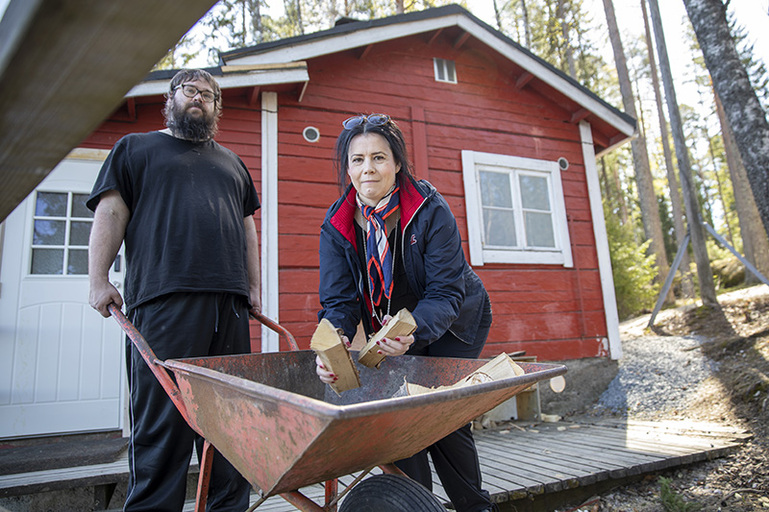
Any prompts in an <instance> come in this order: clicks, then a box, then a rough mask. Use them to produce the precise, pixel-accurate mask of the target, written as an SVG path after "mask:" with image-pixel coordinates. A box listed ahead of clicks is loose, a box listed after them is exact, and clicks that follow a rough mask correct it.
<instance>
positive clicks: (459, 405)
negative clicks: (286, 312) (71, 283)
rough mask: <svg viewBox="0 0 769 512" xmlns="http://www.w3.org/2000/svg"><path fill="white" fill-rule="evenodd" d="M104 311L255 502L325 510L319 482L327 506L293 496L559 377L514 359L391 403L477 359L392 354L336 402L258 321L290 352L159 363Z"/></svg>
mask: <svg viewBox="0 0 769 512" xmlns="http://www.w3.org/2000/svg"><path fill="white" fill-rule="evenodd" d="M110 310H111V312H112V314H113V316H114V317H115V318H116V320H117V321H118V323H120V324H121V327H123V329H124V330H125V331H126V333H127V334H128V335H129V337H130V338H131V339H132V341H133V342H134V344H135V345H137V347H138V348H139V349H140V351H141V352H142V355H143V356H145V360H146V361H147V363H148V364H149V365H150V367H151V369H152V371H153V372H154V373H155V375H156V377H157V378H158V380H159V381H160V383H161V384H162V385H163V386H164V388H165V389H166V391H167V392H168V394H169V396H170V397H171V399H172V400H173V401H174V403H175V404H176V406H177V408H179V410H180V412H181V413H182V415H183V416H184V417H185V419H186V420H187V422H188V423H189V424H190V426H191V427H192V428H193V429H194V430H195V431H197V432H198V433H199V434H200V435H201V436H203V437H204V438H205V439H206V441H207V443H210V444H212V445H213V446H215V447H216V449H217V450H218V451H219V452H220V453H221V454H222V455H224V456H225V457H226V458H227V459H228V460H229V461H230V462H231V463H232V464H233V466H235V468H237V469H238V471H240V473H241V474H242V475H243V476H244V477H245V478H246V479H247V480H248V481H249V482H250V483H251V484H252V485H253V486H254V488H255V489H257V490H258V491H259V493H260V496H261V498H262V499H261V501H259V502H258V503H261V502H262V501H264V499H266V498H268V497H270V496H274V495H278V494H280V495H282V496H283V497H284V498H285V499H286V500H288V501H290V502H291V503H292V504H294V505H295V506H297V507H298V508H300V509H301V510H318V511H320V510H329V509H332V508H334V507H335V501H336V500H334V503H332V504H329V503H328V500H329V499H330V498H331V497H332V496H333V494H335V493H334V491H333V490H332V491H329V487H328V483H327V503H326V505H325V506H324V507H320V506H318V505H317V504H315V503H314V502H312V501H311V500H309V499H308V498H306V497H304V496H303V495H301V494H300V493H299V492H298V491H297V489H300V488H301V487H305V486H307V485H310V484H314V483H319V482H330V481H335V479H336V478H337V477H340V476H344V475H348V474H351V473H354V472H357V471H362V470H370V469H371V468H372V467H376V466H380V467H383V469H384V470H385V471H386V472H387V471H390V472H396V473H397V472H398V471H397V469H396V468H395V467H394V466H392V465H391V464H390V463H392V462H394V461H396V460H399V459H403V458H407V457H410V456H411V455H413V454H414V453H416V452H418V451H420V450H422V449H424V448H426V447H427V446H429V445H431V444H433V443H435V442H436V441H438V440H440V439H441V438H443V437H445V436H446V435H447V434H449V433H451V432H453V431H455V430H457V429H458V428H460V427H461V426H463V425H465V424H467V423H469V422H470V421H472V420H473V419H475V418H477V417H478V416H480V415H481V414H483V413H485V412H487V411H489V410H491V409H493V408H494V407H496V406H497V405H499V404H500V403H502V402H504V401H505V400H507V399H509V398H511V397H512V396H514V395H516V394H517V393H519V392H521V391H523V390H525V389H527V388H529V387H530V386H532V385H533V384H535V383H536V382H538V381H540V380H545V379H550V378H552V377H555V376H558V375H562V374H564V373H566V367H565V366H562V365H554V364H543V363H523V362H522V363H519V364H520V366H521V367H522V368H523V369H524V371H525V372H526V373H525V374H524V375H521V376H518V377H513V378H508V379H503V380H498V381H493V382H486V383H482V384H476V385H471V386H466V387H461V388H457V389H451V390H442V391H435V392H431V393H426V394H423V395H416V396H401V397H396V398H393V395H394V394H396V392H397V391H398V389H399V388H400V387H401V385H402V384H403V382H404V379H405V380H407V381H408V382H410V383H416V384H420V385H422V386H428V387H436V386H442V385H450V384H453V383H455V382H456V381H458V380H460V379H461V378H463V377H465V376H467V375H468V374H469V373H472V372H473V371H474V370H476V369H478V368H479V367H481V366H482V365H483V364H484V363H485V362H486V361H484V360H475V359H453V358H438V357H419V356H400V357H397V358H388V359H385V360H384V361H383V363H382V364H381V366H380V368H379V369H371V368H367V367H364V366H361V365H358V370H359V371H360V377H361V384H362V385H361V387H360V388H358V389H354V390H349V391H345V392H344V393H342V395H341V396H338V395H336V393H334V391H333V390H331V389H330V388H329V387H328V386H326V385H325V384H323V383H322V382H321V381H320V380H319V379H317V378H316V377H315V355H314V353H313V352H312V351H310V350H296V348H297V347H296V342H295V341H294V339H293V336H291V334H290V333H289V332H288V331H286V330H285V329H283V328H282V327H280V326H279V325H277V324H275V323H274V322H272V321H271V320H269V319H267V318H266V317H262V316H261V315H257V318H258V319H259V320H260V321H262V323H264V324H265V325H267V326H268V327H270V328H272V329H274V330H276V331H277V332H279V333H280V334H282V335H284V336H286V337H287V338H288V341H289V344H290V345H291V346H292V348H294V349H295V350H294V351H292V352H277V353H264V354H259V353H257V354H244V355H234V356H223V357H204V358H196V359H174V360H166V361H160V360H158V359H157V358H156V357H155V356H154V354H153V353H152V351H151V350H150V348H149V346H147V344H146V341H144V339H143V338H142V337H141V334H139V333H138V331H136V329H135V328H134V327H133V326H132V325H131V324H130V323H129V322H128V320H127V319H125V316H123V314H122V313H121V312H120V310H118V309H117V308H116V307H114V306H111V309H110ZM145 354H146V355H145ZM353 358H354V359H356V358H355V356H353ZM168 371H170V372H172V373H173V374H174V377H175V380H176V382H174V380H173V379H171V378H170V376H169V373H168ZM205 458H206V457H205V455H204V459H205ZM209 466H210V464H207V462H206V461H201V485H199V489H198V498H199V499H198V503H199V504H200V502H201V493H202V494H203V496H202V501H203V502H204V501H205V494H206V492H207V489H205V487H207V484H206V483H205V482H207V480H206V481H205V482H204V481H203V479H204V477H206V474H207V467H209ZM201 487H203V488H204V489H202V490H201ZM203 506H205V505H204V504H203ZM257 506H258V505H257ZM253 508H255V507H252V509H251V510H253Z"/></svg>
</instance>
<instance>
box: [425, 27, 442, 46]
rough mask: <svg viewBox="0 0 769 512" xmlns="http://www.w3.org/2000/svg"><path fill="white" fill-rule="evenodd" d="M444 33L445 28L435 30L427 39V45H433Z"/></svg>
mask: <svg viewBox="0 0 769 512" xmlns="http://www.w3.org/2000/svg"><path fill="white" fill-rule="evenodd" d="M442 33H443V29H442V28H439V29H438V30H436V31H435V32H433V35H431V36H430V39H428V40H427V46H430V45H432V44H433V43H434V42H435V41H437V40H438V37H440V35H441V34H442Z"/></svg>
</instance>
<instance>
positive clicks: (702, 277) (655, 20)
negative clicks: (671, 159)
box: [649, 0, 718, 307]
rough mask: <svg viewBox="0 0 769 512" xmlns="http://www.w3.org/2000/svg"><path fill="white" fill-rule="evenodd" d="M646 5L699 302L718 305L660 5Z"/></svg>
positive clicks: (655, 2)
mask: <svg viewBox="0 0 769 512" xmlns="http://www.w3.org/2000/svg"><path fill="white" fill-rule="evenodd" d="M685 1H686V0H685ZM649 7H650V10H651V19H652V26H653V27H654V34H655V36H656V41H657V55H658V57H659V59H660V72H661V74H662V84H663V86H664V88H665V99H666V101H667V104H668V114H669V115H670V127H671V131H672V133H673V142H674V145H675V149H676V156H677V157H678V172H679V174H680V178H681V191H682V193H683V196H684V205H685V207H686V217H687V219H688V221H689V233H690V234H691V238H692V249H693V252H694V261H695V262H696V263H697V278H698V281H699V284H700V297H701V298H702V303H703V304H704V305H706V306H711V307H718V300H717V299H716V286H715V283H714V282H713V273H712V271H711V270H710V260H709V259H708V249H707V246H706V245H705V231H704V228H703V227H702V218H701V216H700V211H699V207H698V205H697V197H696V195H695V194H694V184H693V183H692V177H691V166H690V164H689V152H688V149H687V147H686V140H685V139H684V129H683V123H682V122H681V113H680V112H679V110H678V99H677V98H676V90H675V87H674V86H673V77H672V74H671V72H670V61H669V60H668V53H667V45H666V44H665V34H664V32H663V31H662V18H661V16H660V8H659V4H658V3H657V0H649Z"/></svg>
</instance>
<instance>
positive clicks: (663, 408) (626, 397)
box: [593, 336, 718, 418]
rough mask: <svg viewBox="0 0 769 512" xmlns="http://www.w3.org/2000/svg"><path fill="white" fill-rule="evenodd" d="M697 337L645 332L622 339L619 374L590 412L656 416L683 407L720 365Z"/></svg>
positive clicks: (691, 400)
mask: <svg viewBox="0 0 769 512" xmlns="http://www.w3.org/2000/svg"><path fill="white" fill-rule="evenodd" d="M703 341H706V340H705V339H704V338H701V337H699V336H643V337H637V338H630V339H627V340H623V343H622V349H623V358H622V359H621V360H620V362H619V368H618V372H617V376H616V377H615V378H614V380H612V381H611V383H610V384H609V387H608V388H607V389H606V391H604V392H603V394H602V395H601V397H600V398H599V399H598V403H597V404H596V405H595V406H594V408H593V412H595V413H598V412H601V409H603V410H604V411H605V412H608V413H611V414H615V415H620V416H625V415H630V416H633V417H634V418H646V417H649V418H657V417H659V416H660V415H666V414H673V415H675V414H676V413H677V412H679V411H682V410H684V409H686V408H687V407H688V406H690V405H691V404H692V402H693V400H694V399H695V398H696V396H697V395H696V392H697V389H698V387H699V386H700V385H702V384H703V383H704V382H705V381H706V380H707V379H708V378H710V377H712V375H713V374H714V372H715V371H716V370H717V369H718V364H717V363H716V362H714V361H712V360H710V359H708V358H707V357H706V356H705V355H704V354H703V352H702V351H701V350H699V347H700V345H701V343H702V342H703Z"/></svg>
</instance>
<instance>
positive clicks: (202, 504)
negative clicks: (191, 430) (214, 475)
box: [195, 440, 214, 512]
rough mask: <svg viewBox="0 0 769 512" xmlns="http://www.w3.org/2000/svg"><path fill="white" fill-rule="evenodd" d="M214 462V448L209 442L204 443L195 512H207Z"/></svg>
mask: <svg viewBox="0 0 769 512" xmlns="http://www.w3.org/2000/svg"><path fill="white" fill-rule="evenodd" d="M213 462H214V447H213V445H212V444H211V443H209V442H208V440H205V441H204V442H203V455H202V456H201V460H200V474H199V475H198V492H197V495H196V496H195V512H205V510H206V501H207V500H208V484H209V483H210V482H211V466H212V465H213Z"/></svg>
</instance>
